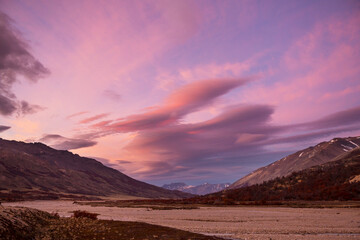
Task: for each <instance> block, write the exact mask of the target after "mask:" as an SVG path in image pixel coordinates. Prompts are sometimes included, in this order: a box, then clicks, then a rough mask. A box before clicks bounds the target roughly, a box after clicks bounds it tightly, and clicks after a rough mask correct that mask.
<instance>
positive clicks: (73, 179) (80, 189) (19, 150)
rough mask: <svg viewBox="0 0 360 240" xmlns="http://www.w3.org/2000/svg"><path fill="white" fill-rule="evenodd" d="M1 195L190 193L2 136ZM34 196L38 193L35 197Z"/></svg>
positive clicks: (150, 195)
mask: <svg viewBox="0 0 360 240" xmlns="http://www.w3.org/2000/svg"><path fill="white" fill-rule="evenodd" d="M0 176H1V177H0V179H1V181H0V198H1V199H8V200H11V199H13V198H15V199H18V198H25V199H28V198H58V197H59V196H69V194H71V196H75V195H78V194H80V195H90V196H111V195H129V196H137V197H148V198H180V197H188V196H190V194H186V193H182V192H179V191H169V190H166V189H163V188H160V187H156V186H153V185H150V184H147V183H144V182H141V181H137V180H135V179H132V178H130V177H128V176H126V175H125V174H123V173H121V172H119V171H117V170H115V169H112V168H109V167H106V166H104V165H103V164H101V163H100V162H98V161H96V160H94V159H90V158H85V157H80V156H79V155H77V154H72V153H71V152H68V151H60V150H55V149H53V148H50V147H48V146H46V145H44V144H42V143H24V142H17V141H7V140H4V139H0ZM34 196H35V197H34Z"/></svg>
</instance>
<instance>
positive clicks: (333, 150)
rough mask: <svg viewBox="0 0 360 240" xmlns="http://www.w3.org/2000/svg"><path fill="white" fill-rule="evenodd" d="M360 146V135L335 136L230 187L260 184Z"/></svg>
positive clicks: (263, 168)
mask: <svg viewBox="0 0 360 240" xmlns="http://www.w3.org/2000/svg"><path fill="white" fill-rule="evenodd" d="M359 146H360V137H348V138H334V139H333V140H331V141H329V142H322V143H319V144H317V145H316V146H315V147H309V148H306V149H304V150H301V151H298V152H296V153H294V154H291V155H289V156H287V157H284V158H282V159H280V160H278V161H276V162H274V163H272V164H270V165H268V166H265V167H262V168H259V169H257V170H255V171H253V172H252V173H250V174H248V175H247V176H245V177H243V178H241V179H239V180H238V181H236V182H235V183H233V184H232V185H231V186H230V187H229V188H241V187H246V186H251V185H254V184H260V183H262V182H264V181H268V180H271V179H274V178H276V177H283V176H288V175H290V174H291V173H292V172H296V171H301V170H303V169H306V168H309V167H312V166H316V165H320V164H323V163H327V162H330V161H334V159H335V158H336V157H337V156H339V155H341V154H343V153H346V152H349V151H351V150H352V149H354V148H357V147H359Z"/></svg>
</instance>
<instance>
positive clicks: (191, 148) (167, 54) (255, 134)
mask: <svg viewBox="0 0 360 240" xmlns="http://www.w3.org/2000/svg"><path fill="white" fill-rule="evenodd" d="M0 11H1V14H0V32H1V35H0V136H1V137H2V138H5V139H14V140H22V141H41V142H44V143H46V144H48V145H50V146H52V147H54V148H57V149H67V150H70V151H72V152H74V153H78V154H80V155H82V156H90V157H94V158H97V159H99V160H100V161H102V162H103V163H104V164H106V165H109V166H112V167H115V168H117V169H119V170H120V171H122V172H124V173H125V174H127V175H129V176H131V177H134V178H137V179H139V180H143V181H146V182H149V183H153V184H158V185H160V184H163V183H169V182H175V181H183V182H186V183H188V184H198V183H203V182H210V183H218V182H234V181H235V180H237V179H239V178H240V177H242V176H243V175H245V174H247V173H249V172H250V171H252V170H254V169H256V168H258V167H261V166H263V165H265V164H268V163H270V162H272V161H275V160H278V159H280V158H281V157H283V156H285V155H287V154H289V153H291V152H293V151H296V150H300V149H302V148H305V147H308V146H310V145H313V144H316V143H318V142H320V141H323V140H329V139H331V138H333V137H342V136H355V135H360V67H359V63H360V27H359V26H360V2H359V1H351V0H347V1H346V0H341V1H340V0H339V1H331V0H326V1H304V0H301V1H300V0H299V1H265V0H264V1H231V0H229V1H201V0H199V1H185V0H181V1H165V0H164V1H110V0H109V1H90V0H86V1H70V0H69V1H31V0H30V1H29V0H26V1H25V0H24V1H20V0H19V1H17V0H0Z"/></svg>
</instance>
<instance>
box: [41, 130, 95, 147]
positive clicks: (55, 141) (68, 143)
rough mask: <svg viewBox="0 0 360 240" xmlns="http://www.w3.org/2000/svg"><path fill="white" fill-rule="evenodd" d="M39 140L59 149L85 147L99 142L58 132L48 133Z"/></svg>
mask: <svg viewBox="0 0 360 240" xmlns="http://www.w3.org/2000/svg"><path fill="white" fill-rule="evenodd" d="M39 141H40V142H43V143H45V144H48V145H50V146H51V147H53V148H55V149H58V150H71V149H78V148H85V147H91V146H94V145H96V144H97V142H95V141H93V140H88V139H81V138H66V137H63V136H61V135H58V134H47V135H45V136H44V137H42V138H41V139H39Z"/></svg>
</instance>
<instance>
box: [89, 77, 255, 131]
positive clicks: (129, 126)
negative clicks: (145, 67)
mask: <svg viewBox="0 0 360 240" xmlns="http://www.w3.org/2000/svg"><path fill="white" fill-rule="evenodd" d="M248 81H249V79H214V80H203V81H198V82H194V83H191V84H187V85H185V86H183V87H181V88H179V89H178V90H176V91H174V92H173V93H172V94H170V96H169V97H168V98H167V99H166V100H165V102H164V104H163V105H161V106H159V107H157V108H154V109H151V110H150V111H148V112H145V113H143V114H137V115H130V116H127V117H125V118H123V119H120V120H118V121H116V122H113V123H111V124H109V123H108V122H104V125H103V128H104V130H107V131H115V132H128V131H137V130H143V129H148V128H154V127H163V126H167V125H171V124H174V123H176V122H177V121H178V120H179V119H181V118H182V117H184V116H185V115H187V114H189V113H191V112H195V111H197V110H199V109H200V108H202V107H204V106H208V105H210V104H211V103H213V102H214V100H216V99H217V98H218V97H220V96H221V95H224V94H226V93H227V92H229V91H230V90H232V89H234V88H236V87H238V86H241V85H243V84H245V83H246V82H248ZM93 127H100V126H99V125H96V126H93Z"/></svg>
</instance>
